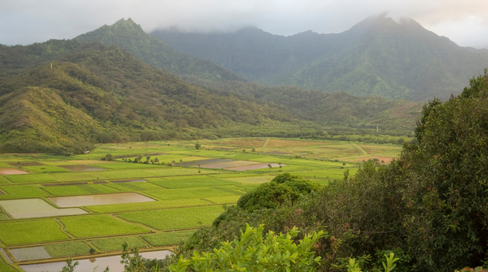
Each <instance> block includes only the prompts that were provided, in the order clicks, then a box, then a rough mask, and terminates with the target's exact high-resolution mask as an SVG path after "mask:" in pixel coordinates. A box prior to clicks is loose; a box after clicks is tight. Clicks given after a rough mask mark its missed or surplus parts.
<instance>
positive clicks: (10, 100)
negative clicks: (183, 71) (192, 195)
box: [0, 41, 299, 152]
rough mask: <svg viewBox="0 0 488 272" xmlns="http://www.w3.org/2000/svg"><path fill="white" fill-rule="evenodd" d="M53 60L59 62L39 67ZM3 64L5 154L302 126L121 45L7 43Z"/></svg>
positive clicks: (0, 133)
mask: <svg viewBox="0 0 488 272" xmlns="http://www.w3.org/2000/svg"><path fill="white" fill-rule="evenodd" d="M63 45H64V46H63ZM53 48H57V50H58V51H59V52H62V53H59V52H58V53H55V52H52V51H51V50H52V49H53ZM69 51H71V52H69ZM36 52H37V54H36ZM47 52H50V53H49V54H48V53H47ZM65 53H66V54H65ZM48 55H49V56H58V57H57V58H54V59H51V61H49V62H40V63H39V62H38V61H39V60H40V59H48V58H49V57H48ZM14 56H17V57H16V58H15V57H14ZM16 60H17V61H16ZM0 63H2V65H3V68H8V69H5V70H3V71H2V74H0V150H1V151H4V152H32V151H42V152H73V151H74V152H80V151H83V150H86V148H87V146H90V143H94V142H119V141H134V140H136V141H140V140H161V139H175V138H179V139H192V138H201V137H206V138H209V137H216V136H215V135H214V134H212V132H210V131H209V130H211V129H212V128H219V127H225V126H229V125H234V126H235V125H238V124H242V125H251V126H259V125H273V124H277V126H278V127H280V126H284V125H286V124H287V123H292V124H293V123H294V124H299V121H296V118H295V117H293V116H292V115H291V114H290V113H288V112H286V111H284V110H282V109H279V108H277V107H276V106H268V105H266V104H265V103H260V102H258V101H256V100H252V101H251V100H249V99H247V100H242V99H238V98H236V97H235V96H233V95H231V94H230V93H223V92H221V93H220V94H214V93H210V92H209V91H208V90H206V89H203V88H201V87H198V86H194V85H191V84H188V83H186V82H184V81H182V80H180V79H179V78H177V77H176V76H173V75H172V74H169V73H168V72H165V71H163V70H161V69H157V68H154V67H152V66H150V65H148V64H146V63H145V62H143V61H140V60H138V59H136V58H134V57H133V56H132V55H131V54H129V53H128V52H127V51H125V50H123V49H120V48H118V47H116V46H110V47H107V46H104V45H102V44H100V43H85V42H80V41H49V42H46V43H43V44H36V45H32V46H27V47H23V46H14V47H8V46H1V47H0ZM29 64H31V65H29ZM22 67H25V68H23V69H22ZM236 133H237V132H236Z"/></svg>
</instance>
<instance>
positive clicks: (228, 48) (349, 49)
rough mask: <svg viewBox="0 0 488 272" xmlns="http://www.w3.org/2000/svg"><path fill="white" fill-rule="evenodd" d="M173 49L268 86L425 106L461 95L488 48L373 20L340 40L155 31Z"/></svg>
mask: <svg viewBox="0 0 488 272" xmlns="http://www.w3.org/2000/svg"><path fill="white" fill-rule="evenodd" d="M151 35H153V36H155V37H158V38H160V39H162V40H163V41H164V42H165V43H167V44H168V45H170V46H171V47H173V48H175V49H176V50H178V51H180V52H183V53H186V54H189V55H193V56H196V57H199V58H204V59H208V60H211V61H213V62H214V63H216V64H219V65H221V66H222V67H224V68H227V69H229V70H232V71H233V72H235V73H236V74H238V75H240V76H242V77H244V78H246V79H248V80H252V81H255V82H258V83H260V84H265V85H269V86H277V85H292V86H298V87H300V88H307V89H308V88H310V89H315V90H320V91H324V92H337V91H345V92H347V93H349V94H353V95H359V96H368V95H377V96H381V97H386V98H391V99H400V98H404V99H408V100H411V101H427V100H431V99H433V98H434V97H439V98H441V99H447V98H448V97H450V95H451V94H457V93H459V92H460V91H461V90H462V89H463V87H464V86H466V85H467V84H468V83H469V79H470V78H472V77H473V76H476V75H479V74H481V73H482V71H483V69H484V68H485V67H487V66H488V53H487V51H486V50H476V49H473V48H464V47H459V46H457V45H456V44H455V43H454V42H452V41H450V40H449V39H448V38H446V37H440V36H438V35H436V34H435V33H432V32H430V31H428V30H426V29H424V28H423V27H422V26H421V25H420V24H418V23H417V22H415V21H414V20H412V19H402V20H401V21H400V22H396V21H394V20H393V19H391V18H387V17H385V16H384V15H382V16H379V17H371V18H367V19H365V20H363V21H362V22H360V23H358V24H356V25H355V26H354V27H352V28H351V29H349V30H347V31H345V32H342V33H339V34H317V33H314V32H311V31H307V32H303V33H299V34H296V35H293V36H288V37H285V36H279V35H272V34H269V33H266V32H264V31H262V30H259V29H257V28H252V27H251V28H245V29H241V30H238V31H236V32H233V33H222V32H220V33H188V32H180V31H177V30H175V29H170V30H156V31H154V32H152V33H151Z"/></svg>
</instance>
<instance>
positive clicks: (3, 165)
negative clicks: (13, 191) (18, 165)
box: [0, 162, 12, 168]
mask: <svg viewBox="0 0 488 272" xmlns="http://www.w3.org/2000/svg"><path fill="white" fill-rule="evenodd" d="M0 168H12V165H11V164H8V163H4V162H0Z"/></svg>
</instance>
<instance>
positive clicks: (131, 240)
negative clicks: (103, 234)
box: [91, 237, 147, 251]
mask: <svg viewBox="0 0 488 272" xmlns="http://www.w3.org/2000/svg"><path fill="white" fill-rule="evenodd" d="M91 243H92V244H93V245H94V246H95V247H97V248H99V249H100V250H101V251H118V250H122V244H123V243H127V244H128V245H129V248H133V247H137V248H141V247H147V244H146V243H144V242H143V241H142V240H141V239H139V238H137V237H113V238H103V239H97V240H92V241H91Z"/></svg>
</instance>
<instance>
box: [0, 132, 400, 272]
mask: <svg viewBox="0 0 488 272" xmlns="http://www.w3.org/2000/svg"><path fill="white" fill-rule="evenodd" d="M195 143H196V142H144V143H126V144H105V145H100V146H98V147H97V148H96V149H95V150H93V151H92V152H91V153H90V154H84V155H76V156H70V157H61V156H50V155H45V154H29V155H26V154H3V155H0V247H1V248H2V250H0V256H1V258H0V270H1V271H20V268H19V266H18V265H21V264H28V263H35V262H38V261H39V260H47V259H56V258H58V259H64V258H67V257H70V256H72V257H77V256H78V257H82V256H85V257H86V256H89V255H91V254H114V253H117V252H119V251H120V250H121V244H122V243H123V242H127V243H128V244H129V245H130V246H133V247H138V248H139V249H140V250H142V251H144V250H157V249H162V248H169V247H171V246H172V245H175V244H177V243H178V242H180V241H181V240H182V239H186V238H187V237H189V236H190V235H191V234H192V233H193V231H194V230H195V229H196V228H198V227H200V226H206V225H211V223H212V221H213V220H214V219H215V218H216V217H217V216H218V215H219V214H220V213H221V212H222V211H223V207H222V205H223V204H235V203H236V202H237V200H238V199H239V197H240V196H241V195H243V194H245V193H246V192H247V191H249V190H252V189H254V188H256V187H257V186H258V185H259V184H261V183H264V182H268V181H269V180H271V179H272V178H273V177H274V176H276V175H277V174H279V173H280V172H289V173H292V174H296V175H300V176H303V177H305V178H308V179H311V180H313V181H315V182H317V183H320V184H322V185H324V186H326V185H327V184H328V182H329V181H331V180H334V179H341V178H342V177H343V172H344V171H345V170H346V169H349V173H350V174H354V173H355V172H356V171H357V167H358V164H357V162H361V161H362V160H365V159H370V158H377V159H378V160H379V161H385V162H388V161H389V160H391V158H393V157H394V156H396V155H397V154H399V152H400V149H401V147H400V146H395V145H373V144H361V143H356V144H352V143H350V142H339V141H306V140H291V139H286V140H285V139H275V138H266V139H224V140H219V141H215V140H213V141H210V140H209V141H200V144H201V145H202V148H200V149H199V150H196V149H195V148H194V146H195ZM106 154H111V155H112V156H113V158H115V160H114V161H104V160H101V158H102V157H105V156H106ZM139 155H142V156H139ZM138 156H139V159H140V161H142V162H146V161H147V162H148V163H147V164H146V163H134V162H133V161H134V159H135V158H137V157H138ZM129 161H130V162H129Z"/></svg>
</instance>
